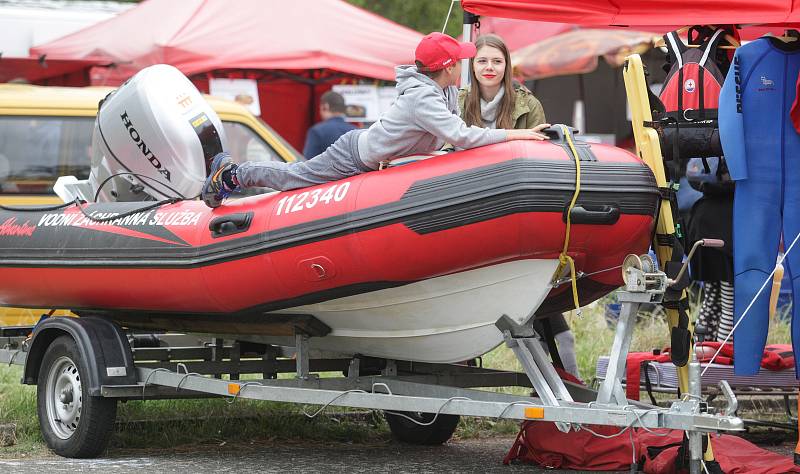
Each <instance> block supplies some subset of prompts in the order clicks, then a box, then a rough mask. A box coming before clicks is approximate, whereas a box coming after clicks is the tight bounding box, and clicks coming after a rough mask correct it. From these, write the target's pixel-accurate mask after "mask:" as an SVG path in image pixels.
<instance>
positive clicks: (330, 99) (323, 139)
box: [303, 91, 356, 160]
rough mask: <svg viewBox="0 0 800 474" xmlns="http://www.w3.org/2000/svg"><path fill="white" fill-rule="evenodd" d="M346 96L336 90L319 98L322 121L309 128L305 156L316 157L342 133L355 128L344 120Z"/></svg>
mask: <svg viewBox="0 0 800 474" xmlns="http://www.w3.org/2000/svg"><path fill="white" fill-rule="evenodd" d="M345 107H346V106H345V103H344V97H342V95H341V94H339V93H338V92H334V91H328V92H326V93H324V94H322V97H320V99H319V116H320V117H322V121H321V122H319V123H318V124H316V125H314V126H313V127H311V128H310V129H308V134H306V144H305V146H304V147H303V156H305V157H306V159H309V160H310V159H311V158H314V157H315V156H317V155H319V154H320V153H322V152H323V151H325V150H327V149H328V147H329V146H331V145H332V144H333V142H335V141H336V140H338V139H339V137H341V136H342V135H344V134H345V133H347V132H349V131H350V130H355V129H356V127H355V126H354V125H353V124H350V123H347V122H345V121H344V111H345Z"/></svg>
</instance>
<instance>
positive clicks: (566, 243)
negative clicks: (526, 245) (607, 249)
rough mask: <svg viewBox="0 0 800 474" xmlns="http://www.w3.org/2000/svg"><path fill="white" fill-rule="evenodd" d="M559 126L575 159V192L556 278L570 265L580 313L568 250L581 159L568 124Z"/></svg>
mask: <svg viewBox="0 0 800 474" xmlns="http://www.w3.org/2000/svg"><path fill="white" fill-rule="evenodd" d="M559 126H560V127H561V130H562V131H563V133H564V137H565V138H566V140H567V144H568V145H569V149H570V150H571V151H572V156H573V158H574V159H575V192H573V193H572V201H570V203H569V208H567V228H566V232H565V234H564V249H563V250H562V251H561V255H559V256H558V262H559V263H558V270H556V276H555V278H556V279H557V278H558V277H559V276H560V275H561V272H562V271H563V270H564V267H565V266H567V265H569V272H570V280H571V281H572V301H573V303H574V304H575V309H576V310H578V313H580V302H579V300H578V281H577V279H576V277H575V260H574V259H573V258H572V257H570V256H569V255H567V250H568V249H569V236H570V230H571V228H572V222H571V215H572V208H573V207H575V202H576V201H577V200H578V194H580V192H581V160H580V158H579V157H578V150H576V149H575V144H574V143H572V134H571V133H570V132H569V129H567V127H566V125H559Z"/></svg>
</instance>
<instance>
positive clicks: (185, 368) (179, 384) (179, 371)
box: [175, 362, 202, 392]
mask: <svg viewBox="0 0 800 474" xmlns="http://www.w3.org/2000/svg"><path fill="white" fill-rule="evenodd" d="M181 367H182V368H183V373H184V374H186V375H184V376H183V378H181V379H180V380H179V381H178V385H176V386H175V391H176V392H179V391H180V390H181V384H183V381H184V380H186V379H188V378H189V377H190V376H192V375H196V376H198V377H202V375H200V374H198V373H197V372H189V369H188V368H187V367H186V364H184V363H183V362H178V365H177V368H176V369H175V373H177V374H180V373H181Z"/></svg>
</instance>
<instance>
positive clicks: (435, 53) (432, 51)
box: [414, 32, 476, 71]
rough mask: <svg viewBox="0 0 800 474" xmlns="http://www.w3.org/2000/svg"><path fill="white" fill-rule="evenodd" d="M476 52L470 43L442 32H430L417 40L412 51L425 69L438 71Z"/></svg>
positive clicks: (472, 55)
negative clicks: (420, 39)
mask: <svg viewBox="0 0 800 474" xmlns="http://www.w3.org/2000/svg"><path fill="white" fill-rule="evenodd" d="M475 53H476V49H475V45H474V44H472V43H461V42H459V41H457V40H456V39H454V38H452V37H450V36H447V35H445V34H443V33H435V32H434V33H430V34H428V35H427V36H425V37H424V38H422V41H420V42H419V44H418V45H417V50H416V51H415V52H414V55H415V56H416V60H417V61H419V62H421V63H422V64H423V65H424V66H425V70H426V71H438V70H440V69H444V68H446V67H447V66H452V65H453V64H454V63H455V62H456V61H458V60H459V59H469V58H471V57H474V56H475Z"/></svg>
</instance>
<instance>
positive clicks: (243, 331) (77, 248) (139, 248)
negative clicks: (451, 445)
mask: <svg viewBox="0 0 800 474" xmlns="http://www.w3.org/2000/svg"><path fill="white" fill-rule="evenodd" d="M577 149H578V155H579V159H580V165H581V166H580V167H581V179H580V181H581V187H580V195H579V197H578V199H577V203H576V205H575V208H574V209H573V211H572V223H573V225H572V231H571V236H570V245H569V255H571V256H572V257H573V258H574V259H575V263H576V268H577V270H578V271H580V272H582V273H585V274H591V276H587V277H584V278H580V279H579V286H578V291H579V294H580V297H581V302H582V303H587V302H589V301H592V300H594V299H596V298H598V297H600V296H602V295H604V294H606V293H607V292H609V291H610V290H612V289H614V288H616V287H617V286H619V285H621V283H622V282H621V273H620V271H619V270H617V269H614V270H609V271H605V272H602V271H601V272H599V273H595V272H598V271H600V270H603V269H608V268H613V267H616V266H617V265H619V264H620V263H621V262H622V260H623V258H624V257H625V255H626V254H629V253H642V252H645V251H646V250H647V248H648V245H649V239H650V232H651V228H652V225H653V216H654V214H655V210H656V205H657V203H658V191H657V188H656V184H655V181H654V178H653V176H652V174H651V172H650V170H649V169H648V168H647V167H646V166H645V165H644V164H643V163H642V162H641V161H640V160H639V159H637V158H636V157H635V156H633V155H631V154H629V153H627V152H625V151H623V150H620V149H618V148H613V147H607V146H600V145H592V146H589V145H588V144H585V143H580V142H578V143H577ZM423 158H424V157H423ZM575 175H576V163H575V161H574V159H573V157H572V154H571V152H570V151H569V148H568V147H567V146H566V144H565V143H562V142H560V141H559V140H554V141H551V142H531V141H515V142H508V143H503V144H498V145H492V146H488V147H483V148H479V149H474V150H468V151H462V152H456V153H450V154H447V155H443V156H435V157H430V158H428V159H419V160H417V161H414V162H411V163H407V164H403V165H402V166H393V167H390V168H388V169H385V170H381V171H376V172H371V173H366V174H363V175H359V176H356V177H353V178H350V179H346V180H342V181H338V182H332V183H329V184H325V185H320V186H316V187H312V188H306V189H299V190H295V191H290V192H283V193H273V194H268V195H261V196H254V197H248V198H242V199H239V200H232V201H229V202H227V203H226V204H225V205H223V206H222V207H220V208H218V209H215V210H211V209H209V208H207V207H205V205H204V204H203V203H202V202H199V201H182V202H178V203H175V204H169V205H163V206H160V207H156V208H152V209H148V208H151V207H152V206H153V204H152V203H130V202H129V203H122V202H120V203H96V204H84V205H83V206H82V209H81V208H78V207H77V205H75V204H72V205H69V206H66V207H64V208H61V209H54V210H47V211H43V210H16V211H9V210H3V211H0V267H2V271H0V303H2V304H3V305H7V306H22V307H37V308H41V307H51V308H68V309H71V310H73V311H75V312H76V313H78V314H79V315H88V314H95V315H100V316H104V317H107V318H110V319H113V320H115V321H117V322H119V323H120V324H122V325H125V326H128V327H135V328H155V329H165V330H166V329H176V330H184V331H195V332H205V333H220V334H239V335H246V336H247V338H248V339H250V340H258V341H264V342H280V341H281V340H282V339H281V337H283V336H288V335H290V334H288V333H287V331H286V327H287V326H286V324H287V322H289V323H291V321H292V320H293V319H296V320H297V321H301V320H305V321H307V322H308V321H311V322H312V323H310V324H317V326H318V329H319V328H322V329H319V330H321V333H320V334H319V335H323V334H324V337H316V338H312V340H311V341H312V347H318V348H322V349H328V350H334V351H340V352H346V353H361V354H365V355H373V356H379V357H389V358H398V359H411V360H423V361H432V362H443V361H455V360H464V359H467V358H469V357H473V356H477V355H480V354H482V353H485V352H487V351H488V350H490V349H491V348H492V347H494V346H495V345H497V344H498V343H499V342H500V341H501V335H500V332H499V331H498V330H497V329H496V328H495V326H494V323H495V321H496V320H497V319H498V318H500V317H501V316H503V315H508V316H509V317H511V318H512V319H514V320H515V321H517V322H519V323H522V322H524V321H526V320H528V319H529V318H530V317H531V316H532V315H533V314H534V312H535V311H536V310H537V308H539V307H540V305H541V303H542V302H543V301H544V300H545V299H546V298H547V297H548V294H549V293H551V289H552V285H551V282H552V281H553V278H554V272H555V270H556V267H557V264H558V256H559V253H560V252H561V249H562V247H563V244H564V238H565V216H566V209H567V208H568V205H569V202H570V200H571V198H572V196H573V193H574V189H575ZM89 216H91V217H89ZM102 219H105V220H104V221H102V222H98V221H97V220H102ZM568 287H569V285H568V284H567V285H562V286H561V287H560V288H558V289H555V290H553V291H552V294H551V296H550V297H549V298H548V304H547V305H548V310H559V309H565V308H568V307H569V306H570V305H571V298H564V297H560V296H559V293H560V292H563V291H564V290H568ZM304 318H305V319H304ZM320 322H321V323H323V324H318V323H320Z"/></svg>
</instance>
